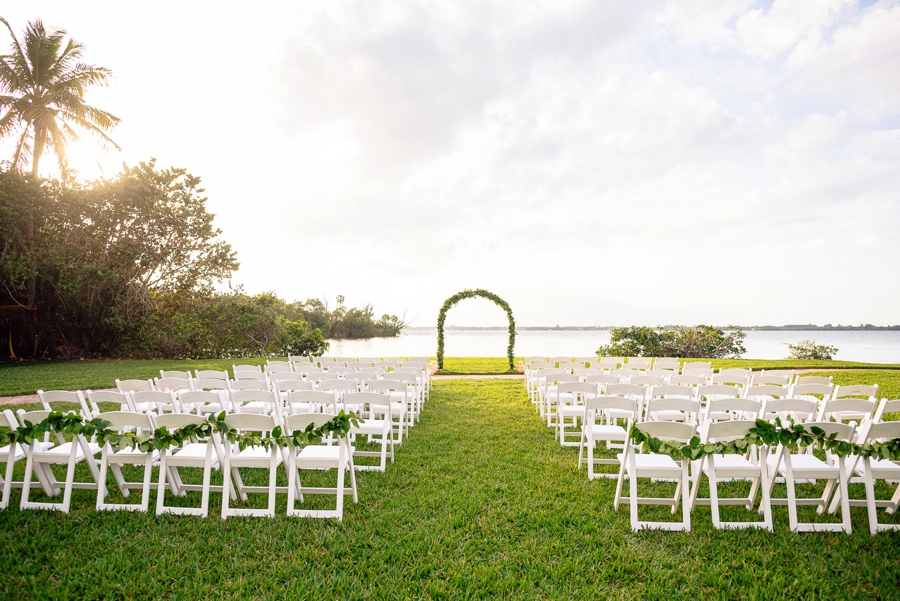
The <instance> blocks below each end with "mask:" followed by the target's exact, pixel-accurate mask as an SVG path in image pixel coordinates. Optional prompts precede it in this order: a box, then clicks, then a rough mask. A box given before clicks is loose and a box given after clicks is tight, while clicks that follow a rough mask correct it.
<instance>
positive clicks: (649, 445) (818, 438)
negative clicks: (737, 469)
mask: <svg viewBox="0 0 900 601" xmlns="http://www.w3.org/2000/svg"><path fill="white" fill-rule="evenodd" d="M629 436H630V437H631V440H632V442H633V443H634V444H635V445H643V448H644V450H645V451H650V452H652V453H660V454H663V455H668V456H669V457H671V458H672V459H676V460H679V461H680V460H682V459H689V460H695V459H701V458H702V457H704V456H706V455H722V454H726V453H737V454H743V453H745V452H746V451H747V449H748V448H749V447H750V446H751V445H768V446H770V447H771V446H775V445H777V444H779V443H780V444H783V445H784V446H786V447H789V448H791V449H793V450H796V449H797V447H798V446H804V447H808V446H811V445H816V446H818V447H819V448H820V449H824V450H826V451H829V452H831V453H834V454H835V455H837V456H838V457H847V456H849V455H858V456H860V457H862V458H872V457H874V458H876V459H877V458H881V459H890V460H892V461H898V460H900V438H894V439H893V440H888V441H885V442H874V443H873V442H866V443H865V444H861V445H859V444H853V443H850V442H847V441H844V440H837V439H836V436H837V435H836V434H831V435H830V436H829V435H826V434H825V431H824V430H823V429H822V428H819V427H817V426H811V427H810V429H809V430H807V429H806V428H805V427H804V425H803V424H795V425H793V426H783V425H782V423H781V418H775V422H774V423H770V422H767V421H765V420H761V419H758V420H756V427H754V428H750V433H749V434H747V436H745V437H744V438H739V439H737V440H731V441H728V442H717V443H709V444H705V445H703V444H700V437H699V436H694V437H693V438H691V440H690V441H689V442H688V443H686V444H685V443H680V442H676V441H672V440H660V439H658V438H653V437H652V436H648V435H647V434H645V433H643V432H641V431H640V430H638V429H637V428H636V427H634V426H632V428H631V432H630V434H629Z"/></svg>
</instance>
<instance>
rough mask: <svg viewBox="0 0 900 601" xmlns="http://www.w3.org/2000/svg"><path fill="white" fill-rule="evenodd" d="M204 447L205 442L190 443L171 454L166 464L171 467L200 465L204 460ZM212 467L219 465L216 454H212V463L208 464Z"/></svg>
mask: <svg viewBox="0 0 900 601" xmlns="http://www.w3.org/2000/svg"><path fill="white" fill-rule="evenodd" d="M206 445H207V443H205V442H191V443H188V444H186V445H185V446H183V447H182V448H180V449H179V450H177V451H175V452H174V453H172V455H170V456H169V458H168V462H169V463H170V464H171V465H182V466H184V465H188V464H190V465H195V466H196V465H202V464H203V461H204V459H205V458H206ZM210 465H212V466H213V467H215V466H217V465H219V457H218V456H217V455H216V453H213V454H212V461H211V463H210Z"/></svg>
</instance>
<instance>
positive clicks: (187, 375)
mask: <svg viewBox="0 0 900 601" xmlns="http://www.w3.org/2000/svg"><path fill="white" fill-rule="evenodd" d="M159 377H160V378H177V379H179V380H193V379H194V376H192V375H191V372H189V371H181V370H177V369H161V370H159Z"/></svg>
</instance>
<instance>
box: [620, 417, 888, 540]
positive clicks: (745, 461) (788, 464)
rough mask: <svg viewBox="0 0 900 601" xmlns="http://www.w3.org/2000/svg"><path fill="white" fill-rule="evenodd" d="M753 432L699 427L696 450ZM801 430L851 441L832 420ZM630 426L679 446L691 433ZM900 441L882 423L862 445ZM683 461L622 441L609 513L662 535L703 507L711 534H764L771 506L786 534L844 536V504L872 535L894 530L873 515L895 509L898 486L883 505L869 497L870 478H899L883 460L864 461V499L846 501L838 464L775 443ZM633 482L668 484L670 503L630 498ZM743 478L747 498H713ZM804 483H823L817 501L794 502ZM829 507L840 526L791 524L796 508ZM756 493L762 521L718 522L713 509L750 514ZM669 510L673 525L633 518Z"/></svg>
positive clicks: (748, 424)
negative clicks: (864, 518)
mask: <svg viewBox="0 0 900 601" xmlns="http://www.w3.org/2000/svg"><path fill="white" fill-rule="evenodd" d="M754 426H755V421H753V420H743V421H730V422H710V423H708V424H707V425H706V426H705V427H704V428H702V429H701V431H700V433H699V436H700V439H701V440H700V444H702V445H705V444H707V443H714V442H727V441H729V440H736V439H741V438H744V437H745V436H746V435H747V434H748V433H749V431H750V429H751V428H753V427H754ZM805 426H806V427H807V428H811V427H813V426H815V427H818V428H821V429H822V430H824V431H825V433H826V436H831V435H834V437H835V438H836V439H837V440H845V441H849V440H851V439H852V438H853V430H854V426H853V425H852V424H842V423H836V422H807V423H806V424H805ZM637 428H638V429H639V430H641V431H642V432H644V433H645V434H647V435H650V436H653V437H656V438H659V439H664V440H671V441H677V442H680V443H682V444H687V443H688V442H689V441H690V439H691V438H692V437H693V436H694V434H695V431H696V428H695V426H693V425H691V424H682V423H677V422H643V423H638V424H637ZM897 437H900V422H888V423H882V424H876V425H875V426H873V429H872V430H870V433H869V434H868V435H867V437H866V440H868V441H876V440H881V441H884V440H890V439H893V438H897ZM690 463H691V462H689V461H688V460H687V459H685V460H681V461H676V460H674V459H672V458H671V457H670V456H669V455H664V454H655V453H640V452H637V449H635V447H634V445H633V444H632V443H631V441H630V440H628V441H626V445H625V449H624V452H623V454H622V456H621V466H620V469H619V474H618V480H617V485H616V493H615V499H614V501H613V506H614V509H616V510H618V507H619V505H621V504H623V503H626V502H627V503H628V504H629V506H630V510H631V511H630V513H631V525H632V528H633V529H634V530H641V529H645V528H650V529H665V530H686V531H689V530H690V517H691V511H692V510H693V507H694V506H696V505H700V504H708V505H710V506H711V512H712V521H713V526H714V527H715V528H754V527H755V528H764V529H766V530H769V531H770V532H771V531H772V530H773V525H772V510H771V505H773V504H778V505H787V507H788V520H789V527H790V529H791V531H793V532H822V531H827V532H845V533H848V534H849V533H850V531H851V522H850V506H851V503H852V504H853V505H856V506H865V507H867V510H868V517H869V528H870V532H871V533H872V534H873V535H874V534H876V533H877V532H879V531H882V530H896V529H898V528H900V525H897V524H880V523H879V522H878V517H877V509H878V508H881V507H883V508H886V509H887V511H888V512H891V513H892V512H893V511H895V510H896V509H897V505H898V501H900V487H898V490H897V491H896V492H895V493H894V496H893V498H892V499H890V500H883V499H877V498H876V497H875V491H874V483H875V481H876V480H887V481H890V480H896V479H897V478H898V477H900V466H898V465H897V464H895V463H892V462H889V461H887V462H885V461H883V460H881V461H878V460H871V459H866V460H864V461H863V464H864V467H863V470H864V473H865V474H866V489H865V499H855V500H852V501H851V500H850V499H849V496H848V489H847V484H848V477H847V474H848V471H847V469H846V466H845V460H844V459H843V458H841V457H834V458H831V459H830V460H829V459H826V460H824V461H823V460H822V459H820V458H818V457H816V456H815V455H813V454H811V453H803V452H801V453H792V452H791V451H790V449H788V448H785V447H783V446H781V445H779V446H778V447H776V448H775V449H772V450H770V449H768V448H767V447H765V446H763V447H762V448H760V449H752V450H751V452H749V453H746V454H737V453H735V454H724V455H706V456H704V458H703V459H702V460H700V461H695V462H693V465H689V464H690ZM776 474H781V475H782V476H783V477H784V481H785V485H786V491H787V496H786V497H784V498H774V497H772V492H773V484H774V481H775V475H776ZM704 475H705V476H706V478H707V481H708V482H709V489H710V496H709V498H700V497H699V496H698V489H699V484H700V480H701V477H702V476H704ZM626 477H627V478H628V480H629V489H630V490H629V495H628V499H627V501H626V500H623V498H622V489H623V484H624V480H625V478H626ZM639 478H651V479H654V480H674V481H675V482H676V491H675V495H674V497H671V498H646V497H640V496H639V495H638V480H639ZM735 480H745V481H749V482H751V488H750V493H749V495H747V496H741V497H737V498H722V497H720V496H719V492H718V484H719V483H720V482H723V481H735ZM808 480H824V481H825V484H824V487H823V493H822V495H821V496H815V497H810V498H798V497H797V491H796V484H797V483H798V482H803V481H808ZM834 491H838V492H837V493H836V494H835V496H834V503H835V504H839V505H840V510H841V522H840V523H821V522H800V521H799V518H798V506H801V505H814V506H816V507H818V513H820V514H821V513H822V512H823V511H824V509H825V507H826V505H827V503H828V501H829V498H830V497H831V495H832V492H834ZM760 492H761V495H760V496H761V501H760V506H759V510H758V511H759V513H761V514H762V515H763V519H762V520H747V521H738V522H725V521H722V520H721V516H720V505H743V506H745V507H746V509H747V510H748V511H752V510H753V508H754V507H755V505H756V497H757V495H758V494H759V493H760ZM640 504H652V505H669V506H671V507H672V513H675V512H676V511H677V508H678V505H679V504H681V509H682V516H681V520H680V521H677V522H647V521H642V520H640V519H639V516H638V505H640Z"/></svg>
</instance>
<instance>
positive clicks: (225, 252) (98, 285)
mask: <svg viewBox="0 0 900 601" xmlns="http://www.w3.org/2000/svg"><path fill="white" fill-rule="evenodd" d="M31 179H33V178H29V177H28V176H23V175H21V174H19V173H17V172H15V171H12V170H10V171H6V172H0V236H2V238H0V276H2V278H0V283H2V284H3V285H2V286H0V306H2V305H7V304H8V305H16V304H27V305H28V306H32V305H31V304H30V303H24V302H23V300H24V299H25V298H27V297H28V295H29V292H28V290H27V288H28V281H29V280H30V281H36V282H37V289H38V291H39V293H40V299H41V301H40V303H38V305H37V308H36V312H37V319H38V326H37V330H38V331H37V332H34V333H32V332H30V331H26V330H25V328H24V326H22V327H21V328H20V327H17V331H16V333H15V337H16V339H17V340H25V339H26V338H27V339H29V340H32V341H34V350H32V351H30V352H29V354H33V355H38V354H42V353H39V350H38V346H39V345H40V346H41V347H42V349H43V353H45V354H48V355H52V356H79V355H85V354H88V355H90V354H96V353H101V354H116V353H119V352H121V349H122V345H123V344H124V343H125V342H126V341H134V339H135V338H134V337H135V336H136V335H137V333H138V332H139V330H140V329H141V327H142V324H143V323H144V322H145V321H146V319H147V318H148V316H149V315H150V314H152V313H153V312H154V311H155V309H156V306H157V304H158V295H160V294H166V293H171V294H177V293H178V292H187V293H194V292H197V291H202V290H205V289H210V288H211V287H212V285H213V284H214V283H215V282H217V281H219V280H222V279H226V278H228V277H229V276H230V275H231V273H232V271H234V270H235V269H237V267H238V263H237V261H236V259H235V253H234V252H233V251H232V250H231V247H230V246H229V245H228V244H227V243H226V242H224V241H223V240H221V238H220V237H219V236H220V234H221V231H220V230H219V229H217V228H216V227H215V226H214V225H213V217H214V215H212V214H210V213H208V212H207V211H206V206H205V203H206V198H205V196H204V195H203V189H202V188H200V180H199V178H196V177H193V176H192V175H190V174H188V173H187V172H186V171H185V170H184V169H161V170H158V169H156V167H155V162H154V161H152V160H151V161H149V162H147V163H141V164H140V165H138V166H136V167H127V166H126V167H125V169H124V170H123V172H122V173H121V174H119V175H117V176H116V177H114V178H112V179H109V180H102V181H99V182H93V183H91V184H79V183H77V182H74V181H70V182H69V183H68V184H67V185H61V184H59V183H58V182H53V181H44V182H43V183H41V184H37V183H35V182H33V181H30V180H31ZM29 221H30V222H33V223H34V224H35V225H36V227H35V229H34V239H33V244H32V245H31V246H32V248H31V250H30V251H27V250H26V247H27V246H28V245H27V244H26V242H25V241H24V240H25V234H24V233H23V232H24V231H25V229H26V226H25V224H26V222H29ZM32 334H33V335H32ZM20 344H21V343H20ZM138 346H140V345H138Z"/></svg>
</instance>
